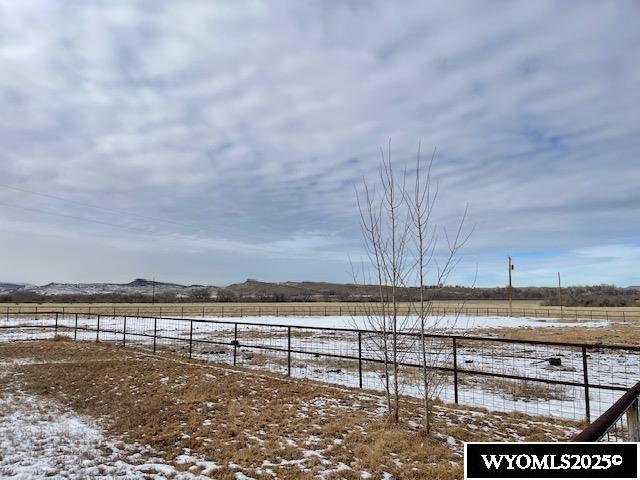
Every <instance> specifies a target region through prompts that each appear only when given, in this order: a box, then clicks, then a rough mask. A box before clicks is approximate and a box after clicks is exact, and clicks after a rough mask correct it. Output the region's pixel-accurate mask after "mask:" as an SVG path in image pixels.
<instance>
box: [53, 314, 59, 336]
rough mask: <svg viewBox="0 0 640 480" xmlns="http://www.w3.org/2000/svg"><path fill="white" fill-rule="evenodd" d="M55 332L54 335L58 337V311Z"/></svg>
mask: <svg viewBox="0 0 640 480" xmlns="http://www.w3.org/2000/svg"><path fill="white" fill-rule="evenodd" d="M53 332H54V335H53V336H54V337H57V336H58V312H56V326H55V329H54V331H53Z"/></svg>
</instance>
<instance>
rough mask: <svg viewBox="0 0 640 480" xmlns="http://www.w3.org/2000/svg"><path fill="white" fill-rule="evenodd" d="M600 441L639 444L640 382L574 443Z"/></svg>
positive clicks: (576, 438) (579, 435)
mask: <svg viewBox="0 0 640 480" xmlns="http://www.w3.org/2000/svg"><path fill="white" fill-rule="evenodd" d="M601 440H605V441H607V442H610V441H622V442H625V441H626V442H640V382H638V383H636V384H635V385H634V386H633V387H631V388H630V389H629V390H627V392H626V393H625V394H624V395H623V396H622V397H620V399H618V401H617V402H616V403H614V404H613V405H612V406H611V407H610V408H609V409H608V410H607V411H606V412H604V413H603V414H602V415H600V417H598V418H597V419H596V420H595V421H594V422H593V423H591V424H590V425H589V426H588V427H587V428H585V429H584V430H583V431H582V432H581V433H580V434H578V435H577V436H576V437H575V438H574V442H597V441H601Z"/></svg>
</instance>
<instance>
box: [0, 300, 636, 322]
mask: <svg viewBox="0 0 640 480" xmlns="http://www.w3.org/2000/svg"><path fill="white" fill-rule="evenodd" d="M55 308H56V309H58V306H56V307H55ZM377 308H378V305H377V304H370V303H338V302H334V303H312V302H309V303H296V304H286V303H244V304H232V303H230V304H226V303H219V304H210V303H207V304H199V305H198V304H187V305H181V304H179V303H175V304H163V305H154V304H137V305H135V304H130V305H127V304H124V305H117V304H103V305H101V304H94V305H81V304H80V305H73V304H69V305H65V306H61V307H59V313H60V314H70V313H87V314H91V315H97V314H100V315H113V316H118V315H129V316H137V317H141V316H146V317H169V316H171V317H180V318H193V317H199V318H208V317H216V318H219V317H222V318H224V317H250V316H258V317H260V316H276V317H284V316H296V317H305V316H314V317H317V316H325V317H327V316H357V315H364V314H367V313H371V312H375V311H376V309H377ZM398 308H399V314H402V315H405V314H409V313H413V312H415V311H417V310H416V309H417V306H414V305H412V304H410V303H401V304H400V305H399V307H398ZM431 308H432V312H433V314H434V315H448V314H449V315H463V316H476V317H489V316H495V317H509V316H512V317H532V318H559V319H565V320H610V321H614V320H615V321H636V320H640V309H634V308H593V309H586V308H577V307H564V308H562V309H561V308H560V307H514V308H513V309H512V310H511V311H510V310H509V308H508V307H506V306H504V307H503V306H495V305H491V306H489V305H487V306H480V305H464V304H457V303H451V304H443V303H434V304H433V306H432V307H431ZM51 310H52V307H51V306H48V305H46V304H45V305H40V306H38V305H24V304H22V305H5V306H4V307H0V312H3V313H4V315H5V316H9V315H11V314H31V315H44V314H46V313H47V312H51Z"/></svg>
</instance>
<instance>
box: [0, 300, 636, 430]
mask: <svg viewBox="0 0 640 480" xmlns="http://www.w3.org/2000/svg"><path fill="white" fill-rule="evenodd" d="M55 336H65V337H68V338H73V339H75V340H85V341H95V342H109V343H116V344H121V345H122V346H126V347H134V348H144V349H149V350H152V351H153V352H172V353H177V354H181V355H185V356H188V357H189V358H198V359H202V360H207V361H214V362H222V363H228V364H231V365H236V366H243V367H247V368H254V369H260V370H269V371H272V372H276V373H281V374H284V375H289V376H294V377H300V378H309V379H314V380H320V381H325V382H332V383H338V384H342V385H348V386H352V387H359V388H363V389H376V390H380V389H381V388H382V385H383V380H384V376H385V375H387V374H388V371H387V370H385V356H384V352H383V351H382V349H381V348H380V345H381V344H382V343H383V340H384V332H380V331H375V330H366V329H355V328H325V327H313V326H298V325H288V324H286V323H279V324H262V323H255V322H249V321H242V320H209V319H202V318H176V317H154V316H137V315H135V316H130V315H102V314H94V313H88V312H85V313H68V312H65V313H62V312H40V313H39V314H38V315H34V314H21V315H14V316H13V317H9V318H8V319H7V320H6V321H4V322H0V341H15V340H40V339H51V338H52V337H55ZM425 349H426V350H427V355H426V357H427V365H426V366H427V367H428V369H429V372H431V374H432V379H433V380H432V386H434V387H437V388H438V391H437V392H436V394H437V396H438V397H439V398H440V399H441V400H443V401H445V402H455V403H460V404H465V405H470V406H473V407H484V408H487V409H490V410H497V411H520V412H523V413H528V414H532V415H540V416H558V417H563V418H571V419H576V420H587V421H590V420H591V418H592V416H597V415H600V414H601V413H603V412H604V411H605V410H606V409H607V408H609V406H611V405H612V404H613V403H614V402H615V401H616V399H617V397H618V396H619V394H620V392H625V391H627V390H628V389H629V388H630V387H631V386H633V385H634V384H635V383H636V382H637V381H638V377H639V373H640V346H630V345H603V344H579V343H569V342H551V341H535V340H509V339H504V338H495V337H479V336H472V335H462V334H456V335H449V334H428V335H426V337H425ZM397 350H398V360H399V365H400V367H401V369H400V373H399V381H400V384H401V389H402V393H403V394H406V395H410V396H421V395H423V390H422V389H423V387H422V372H423V360H422V344H421V342H420V335H419V334H418V333H416V332H401V333H400V334H399V336H398V343H397ZM432 391H433V390H432Z"/></svg>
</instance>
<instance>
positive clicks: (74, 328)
mask: <svg viewBox="0 0 640 480" xmlns="http://www.w3.org/2000/svg"><path fill="white" fill-rule="evenodd" d="M73 339H74V340H77V339H78V314H77V313H76V322H75V324H74V326H73Z"/></svg>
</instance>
